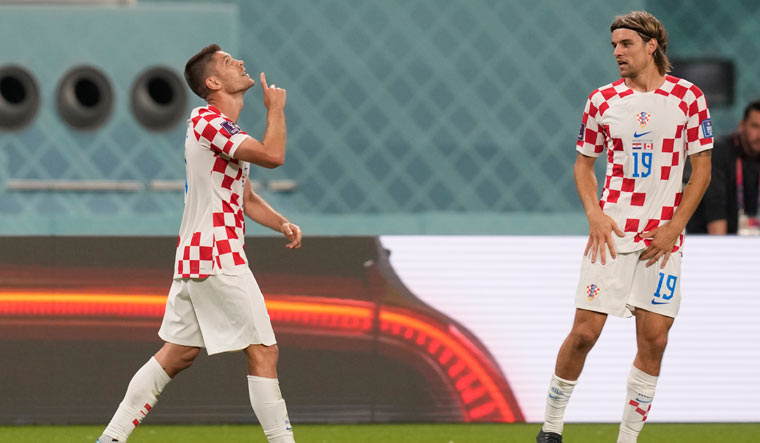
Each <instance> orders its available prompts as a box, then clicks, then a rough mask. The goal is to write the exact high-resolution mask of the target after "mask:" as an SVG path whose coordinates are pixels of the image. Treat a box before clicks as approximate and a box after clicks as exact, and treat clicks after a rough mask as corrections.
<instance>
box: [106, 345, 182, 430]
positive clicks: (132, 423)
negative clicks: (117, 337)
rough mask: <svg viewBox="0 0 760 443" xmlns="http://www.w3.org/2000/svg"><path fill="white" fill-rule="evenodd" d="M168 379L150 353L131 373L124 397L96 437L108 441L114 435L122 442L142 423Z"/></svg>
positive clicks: (169, 379)
mask: <svg viewBox="0 0 760 443" xmlns="http://www.w3.org/2000/svg"><path fill="white" fill-rule="evenodd" d="M170 381H171V378H169V375H168V374H167V373H166V371H164V368H162V367H161V364H159V363H158V360H156V358H155V357H151V358H150V360H148V362H147V363H145V364H144V365H143V367H142V368H140V369H138V370H137V372H136V373H135V375H134V377H132V380H131V381H130V382H129V386H127V393H126V394H125V395H124V400H122V402H121V403H120V404H119V408H118V409H117V410H116V413H115V414H114V415H113V418H112V419H111V422H110V423H108V427H106V430H105V431H103V435H102V436H101V439H100V441H101V442H103V443H105V442H107V443H110V442H111V439H114V438H116V439H118V441H119V442H122V443H123V442H126V441H127V438H129V434H131V433H132V431H134V430H135V428H136V427H137V425H139V424H140V423H142V421H143V418H145V416H146V415H147V414H148V412H149V411H150V410H151V409H152V408H153V406H154V405H155V404H156V402H157V401H158V396H159V395H161V391H163V390H164V388H165V387H166V385H167V384H168V383H169V382H170Z"/></svg>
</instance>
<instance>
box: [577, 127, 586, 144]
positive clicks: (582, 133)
mask: <svg viewBox="0 0 760 443" xmlns="http://www.w3.org/2000/svg"><path fill="white" fill-rule="evenodd" d="M584 135H586V125H584V124H583V123H581V130H580V131H578V141H579V142H582V141H583V136H584Z"/></svg>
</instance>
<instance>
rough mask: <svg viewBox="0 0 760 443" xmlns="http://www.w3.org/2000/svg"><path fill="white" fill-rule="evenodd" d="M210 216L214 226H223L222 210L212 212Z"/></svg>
mask: <svg viewBox="0 0 760 443" xmlns="http://www.w3.org/2000/svg"><path fill="white" fill-rule="evenodd" d="M212 218H213V220H214V227H215V228H216V227H217V226H224V212H214V214H213V215H212Z"/></svg>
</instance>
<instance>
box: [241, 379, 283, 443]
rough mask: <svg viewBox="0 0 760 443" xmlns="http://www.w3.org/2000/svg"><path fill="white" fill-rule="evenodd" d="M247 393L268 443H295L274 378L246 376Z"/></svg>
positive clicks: (277, 384) (278, 384) (277, 382)
mask: <svg viewBox="0 0 760 443" xmlns="http://www.w3.org/2000/svg"><path fill="white" fill-rule="evenodd" d="M248 393H249V394H250V397H251V406H252V407H253V412H254V413H255V414H256V418H258V419H259V423H261V427H262V429H264V435H266V437H267V440H268V441H269V442H270V443H295V440H294V439H293V428H292V427H291V426H290V419H289V418H288V410H287V408H286V407H285V400H283V398H282V394H281V393H280V382H279V381H277V379H276V378H265V377H257V376H255V375H249V376H248Z"/></svg>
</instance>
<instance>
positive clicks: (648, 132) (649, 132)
mask: <svg viewBox="0 0 760 443" xmlns="http://www.w3.org/2000/svg"><path fill="white" fill-rule="evenodd" d="M651 133H652V131H647V132H642V133H641V134H639V132H638V131H634V132H633V138H639V137H643V136H645V135H647V134H651Z"/></svg>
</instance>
